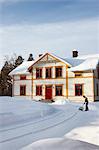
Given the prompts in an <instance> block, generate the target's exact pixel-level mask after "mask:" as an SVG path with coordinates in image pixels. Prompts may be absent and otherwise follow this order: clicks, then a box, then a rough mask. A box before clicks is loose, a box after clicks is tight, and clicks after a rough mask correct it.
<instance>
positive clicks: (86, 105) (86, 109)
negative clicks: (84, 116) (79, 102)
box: [83, 95, 89, 111]
mask: <svg viewBox="0 0 99 150" xmlns="http://www.w3.org/2000/svg"><path fill="white" fill-rule="evenodd" d="M83 98H85V102H84V104H85V111H88V110H89V108H88V98H87V97H86V96H85V95H83Z"/></svg>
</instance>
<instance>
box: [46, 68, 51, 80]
mask: <svg viewBox="0 0 99 150" xmlns="http://www.w3.org/2000/svg"><path fill="white" fill-rule="evenodd" d="M46 78H51V68H46Z"/></svg>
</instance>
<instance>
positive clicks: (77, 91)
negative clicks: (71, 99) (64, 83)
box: [75, 84, 82, 96]
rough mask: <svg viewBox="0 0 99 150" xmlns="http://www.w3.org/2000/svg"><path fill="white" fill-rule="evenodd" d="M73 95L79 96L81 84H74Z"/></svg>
mask: <svg viewBox="0 0 99 150" xmlns="http://www.w3.org/2000/svg"><path fill="white" fill-rule="evenodd" d="M75 95H76V96H81V95H82V84H76V85H75Z"/></svg>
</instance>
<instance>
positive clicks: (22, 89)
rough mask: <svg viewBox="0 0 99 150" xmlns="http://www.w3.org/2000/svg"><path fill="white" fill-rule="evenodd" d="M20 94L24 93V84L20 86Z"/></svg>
mask: <svg viewBox="0 0 99 150" xmlns="http://www.w3.org/2000/svg"><path fill="white" fill-rule="evenodd" d="M20 95H26V86H25V85H23V86H22V85H21V86H20Z"/></svg>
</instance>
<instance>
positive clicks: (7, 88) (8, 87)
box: [0, 54, 34, 96]
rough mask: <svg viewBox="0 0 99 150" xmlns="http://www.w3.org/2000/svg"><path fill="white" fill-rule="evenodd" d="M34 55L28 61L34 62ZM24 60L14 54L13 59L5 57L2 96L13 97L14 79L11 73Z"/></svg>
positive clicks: (0, 85) (0, 77)
mask: <svg viewBox="0 0 99 150" xmlns="http://www.w3.org/2000/svg"><path fill="white" fill-rule="evenodd" d="M32 60H34V59H33V55H32V54H30V55H29V58H28V60H27V61H32ZM23 61H24V58H23V57H22V56H16V54H14V55H13V56H12V57H11V58H9V57H8V56H6V57H5V62H4V66H3V67H2V69H1V70H0V96H12V78H11V76H9V73H10V72H11V71H12V70H13V69H15V68H16V67H18V66H19V65H20V64H22V62H23Z"/></svg>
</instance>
